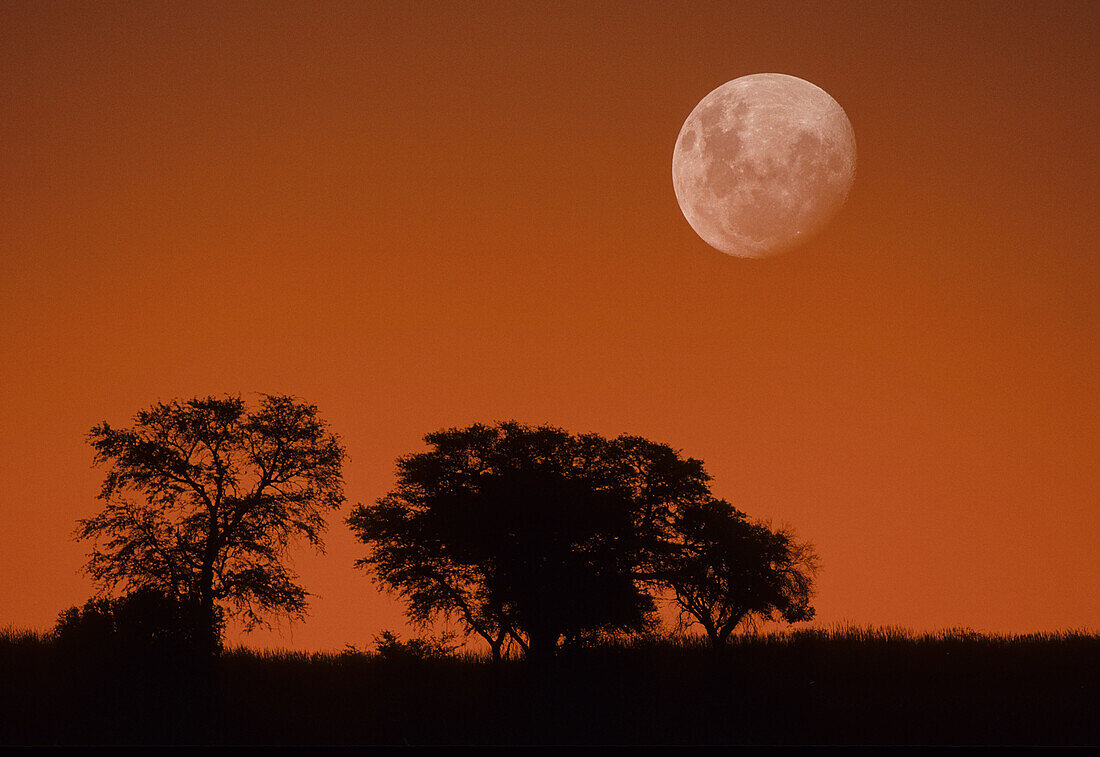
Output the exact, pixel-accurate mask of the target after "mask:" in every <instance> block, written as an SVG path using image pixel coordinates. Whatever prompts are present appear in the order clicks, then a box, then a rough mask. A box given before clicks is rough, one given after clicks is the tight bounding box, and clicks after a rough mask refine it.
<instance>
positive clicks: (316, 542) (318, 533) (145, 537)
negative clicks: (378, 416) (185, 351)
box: [76, 395, 345, 649]
mask: <svg viewBox="0 0 1100 757" xmlns="http://www.w3.org/2000/svg"><path fill="white" fill-rule="evenodd" d="M88 440H89V443H90V444H91V445H92V447H93V448H94V450H95V463H96V464H97V465H105V466H107V467H108V472H107V475H106V478H105V480H104V482H103V487H102V490H101V492H100V494H99V499H101V500H103V502H104V503H105V504H104V508H103V510H102V511H101V512H100V513H99V514H98V515H96V516H94V517H92V518H88V519H84V520H81V521H79V526H78V528H77V531H76V538H77V539H78V540H87V541H91V542H92V543H93V549H92V551H91V553H90V555H89V558H88V562H87V565H86V567H85V570H86V572H87V573H88V574H89V575H90V576H91V577H92V578H93V579H94V580H95V581H96V582H97V583H98V585H99V587H100V589H101V591H103V592H107V593H110V592H114V593H123V594H125V593H131V592H136V591H140V590H155V591H157V592H160V593H161V594H162V595H164V596H165V597H167V598H169V599H172V600H175V601H178V602H180V603H181V604H182V605H184V606H191V607H194V608H195V612H196V613H198V614H199V617H200V625H201V626H202V627H204V628H205V629H207V634H208V638H207V639H206V642H205V644H206V646H207V647H208V648H209V649H214V648H216V645H217V641H218V639H217V638H215V637H216V635H217V633H218V630H217V629H218V628H219V626H218V618H219V616H220V611H221V610H224V611H225V612H226V613H228V614H229V615H233V616H237V617H241V618H242V619H243V620H244V621H245V623H246V626H247V627H253V626H255V625H256V624H258V623H263V622H265V618H266V617H267V616H268V615H270V614H273V613H276V614H286V615H288V616H290V617H292V618H300V617H302V616H303V615H304V613H305V609H306V601H305V600H306V596H307V592H306V591H305V590H304V589H303V588H302V586H300V585H299V583H298V579H297V576H296V575H295V574H294V572H293V571H292V570H290V568H289V567H288V566H287V565H286V563H285V556H286V552H287V550H288V548H289V547H290V545H291V544H292V543H294V542H297V541H304V542H306V543H307V544H309V545H311V546H312V547H314V548H315V549H317V550H323V541H322V532H323V531H324V529H325V516H326V514H327V513H329V512H331V511H335V510H337V509H338V508H339V507H340V506H341V504H342V503H343V501H344V495H343V478H342V465H343V462H344V459H345V451H344V448H343V446H342V445H341V443H340V440H339V439H338V437H337V436H335V435H334V434H333V433H331V432H330V431H329V430H328V427H327V425H326V424H325V422H324V421H323V420H322V419H321V418H320V416H319V414H318V410H317V408H316V407H315V406H313V405H310V404H307V403H304V402H301V401H299V400H297V399H295V398H293V397H288V396H273V395H262V396H261V398H260V402H259V407H258V408H256V409H252V410H250V409H248V408H247V407H246V405H245V402H244V401H243V400H242V399H241V398H240V397H236V396H225V397H221V398H217V397H208V398H205V399H199V398H196V399H190V400H186V401H181V400H173V401H171V402H167V403H164V402H161V403H157V404H155V405H153V406H152V407H150V408H148V409H146V410H142V411H141V412H139V413H138V414H137V415H136V416H135V417H134V419H133V424H132V425H131V426H130V427H128V428H114V427H112V426H110V425H109V424H107V423H106V422H104V423H101V424H99V425H97V426H95V427H94V428H93V429H92V430H91V433H90V434H89V436H88Z"/></svg>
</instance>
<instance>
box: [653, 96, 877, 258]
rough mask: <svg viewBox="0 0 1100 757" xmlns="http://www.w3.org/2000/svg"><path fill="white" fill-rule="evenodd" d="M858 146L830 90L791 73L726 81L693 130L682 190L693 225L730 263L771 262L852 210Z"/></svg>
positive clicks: (695, 115) (702, 105) (684, 140)
mask: <svg viewBox="0 0 1100 757" xmlns="http://www.w3.org/2000/svg"><path fill="white" fill-rule="evenodd" d="M855 171H856V139H855V133H854V132H853V131H852V124H851V123H850V122H849V121H848V116H847V115H846V114H845V113H844V109H843V108H841V107H840V105H839V104H838V103H837V101H836V100H834V99H833V98H832V97H830V96H829V94H828V93H827V92H825V90H823V89H820V88H819V87H816V86H814V85H813V84H810V82H808V81H805V80H803V79H799V78H798V77H795V76H788V75H786V74H753V75H751V76H742V77H741V78H739V79H734V80H733V81H729V82H726V83H725V84H723V85H722V86H720V87H718V88H717V89H715V90H714V91H713V92H711V93H710V94H709V95H707V96H706V97H704V98H703V99H702V100H701V101H700V102H699V104H698V105H696V106H695V109H694V110H692V111H691V115H689V116H688V117H687V120H686V121H684V125H683V127H682V128H681V129H680V134H679V136H678V137H677V138H676V147H675V149H674V150H673V154H672V184H673V187H674V189H675V190H676V201H677V202H679V203H680V210H682V211H683V213H684V217H685V218H686V219H687V222H688V223H689V224H691V228H692V229H694V230H695V233H696V234H698V235H699V236H700V237H702V239H703V241H705V242H706V243H707V244H709V245H710V246H711V247H714V248H715V249H718V250H721V251H722V252H724V253H726V254H727V255H734V256H736V257H741V258H763V257H767V256H768V255H773V254H775V253H777V252H782V251H784V250H788V249H790V248H792V247H794V246H796V245H798V244H800V243H801V242H803V241H804V240H805V239H807V238H808V237H810V236H811V235H812V234H813V233H814V232H816V231H818V230H819V229H820V228H821V227H822V226H824V225H825V224H826V223H827V222H828V221H829V220H830V219H831V218H832V217H833V216H834V215H835V214H836V212H837V211H838V210H839V209H840V207H841V205H843V204H844V201H845V199H847V197H848V190H849V189H851V186H852V180H853V179H854V178H855Z"/></svg>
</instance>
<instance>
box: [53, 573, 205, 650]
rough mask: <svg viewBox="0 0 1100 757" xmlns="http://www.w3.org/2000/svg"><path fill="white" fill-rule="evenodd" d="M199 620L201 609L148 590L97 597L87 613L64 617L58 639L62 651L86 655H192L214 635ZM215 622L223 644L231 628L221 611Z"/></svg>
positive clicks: (80, 609) (83, 609)
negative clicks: (222, 637)
mask: <svg viewBox="0 0 1100 757" xmlns="http://www.w3.org/2000/svg"><path fill="white" fill-rule="evenodd" d="M197 619H198V613H197V612H195V608H193V607H191V606H188V605H187V604H186V603H185V602H183V601H181V600H179V599H177V598H173V597H168V596H165V595H164V594H163V593H161V592H160V591H158V590H156V589H153V588H148V587H146V588H142V589H138V590H137V591H135V592H133V593H131V594H127V595H126V596H123V597H117V598H109V597H92V598H91V599H89V600H88V601H87V602H85V603H84V606H83V607H70V608H69V609H67V610H64V611H62V612H61V613H59V614H58V618H57V623H56V625H55V626H54V638H55V639H56V640H57V642H58V644H60V645H61V646H62V648H65V649H69V650H72V651H74V652H76V653H79V654H84V655H101V654H107V655H114V654H120V653H125V654H132V653H134V652H147V653H150V652H151V653H160V654H187V653H190V652H193V651H195V650H196V649H197V648H198V646H199V645H200V644H201V643H203V642H204V641H205V639H206V637H207V635H208V632H207V630H206V629H205V628H202V627H199V626H197V625H196V621H197ZM214 622H215V629H214V630H215V636H216V637H217V638H218V639H219V640H220V637H221V632H222V630H223V628H224V625H225V615H224V613H223V612H221V610H220V609H216V611H215V616H214Z"/></svg>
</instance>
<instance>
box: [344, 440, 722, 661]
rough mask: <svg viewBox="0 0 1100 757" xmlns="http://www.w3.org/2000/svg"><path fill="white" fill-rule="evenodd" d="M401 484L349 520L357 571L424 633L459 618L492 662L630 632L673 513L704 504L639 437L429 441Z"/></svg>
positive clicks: (696, 467)
mask: <svg viewBox="0 0 1100 757" xmlns="http://www.w3.org/2000/svg"><path fill="white" fill-rule="evenodd" d="M425 441H426V442H427V443H428V444H429V445H430V446H431V448H432V449H431V450H430V451H428V452H424V453H418V454H413V455H409V456H407V457H404V458H401V459H400V460H398V463H397V468H398V484H397V487H396V488H395V489H394V490H393V491H392V492H390V493H389V494H388V495H387V496H385V497H383V498H382V499H381V500H379V501H378V502H377V503H376V504H374V505H371V506H359V507H357V508H355V510H353V512H352V514H351V516H350V517H349V518H348V523H349V525H350V526H351V527H352V529H353V530H354V531H355V532H356V534H357V535H358V537H359V539H360V540H361V541H362V542H364V543H365V544H367V545H369V546H370V547H371V552H370V554H369V555H368V556H367V557H365V558H363V559H362V560H359V561H358V563H357V565H358V566H360V567H363V568H369V569H371V570H372V571H373V573H374V575H375V577H376V578H377V580H378V581H379V583H380V584H381V585H382V586H384V587H385V588H388V589H390V590H392V591H394V592H396V593H398V594H399V595H401V596H402V597H404V598H405V599H406V600H407V602H408V611H407V612H408V616H409V617H410V619H412V620H413V621H415V622H417V623H420V624H425V623H428V622H430V621H432V620H433V619H435V618H437V617H441V616H442V617H449V618H457V619H459V620H461V621H462V622H463V623H464V624H465V626H466V630H467V632H468V633H476V634H478V635H480V636H481V637H482V638H483V639H484V640H485V641H486V642H487V643H488V644H489V647H490V649H491V650H492V654H493V657H494V659H500V657H501V654H502V649H503V647H504V645H505V643H506V642H507V641H509V640H511V641H514V642H515V643H516V644H517V645H518V646H519V647H520V648H521V649H522V650H523V651H524V652H525V654H527V656H529V657H531V658H535V659H545V658H546V657H549V656H551V655H552V654H553V653H554V650H555V648H556V647H557V644H558V642H559V641H560V639H562V638H563V637H570V636H577V635H583V634H587V633H593V632H598V631H610V632H616V631H638V630H641V629H644V628H646V627H647V626H648V625H649V624H650V622H651V621H652V615H653V611H654V609H655V606H654V599H653V594H652V591H651V588H652V587H653V586H655V581H656V579H657V576H658V571H657V568H658V566H659V565H662V564H664V563H663V562H661V561H662V560H664V559H665V558H663V557H662V554H663V550H664V549H665V548H666V547H667V543H668V535H669V533H670V530H669V529H670V528H671V524H672V522H673V515H674V512H675V511H676V509H677V508H678V507H680V506H682V505H684V504H687V503H690V502H695V501H701V500H703V499H705V498H707V497H708V496H709V492H708V489H707V480H708V476H707V474H706V473H705V472H704V470H703V468H702V464H701V463H700V462H699V461H698V460H693V459H686V460H685V459H683V458H681V457H680V456H679V455H678V454H677V453H676V452H675V451H674V450H672V449H671V448H669V447H667V446H665V445H660V444H655V443H653V442H649V441H647V440H644V439H640V438H638V437H629V436H623V437H619V438H618V439H615V440H612V441H609V440H607V439H604V438H603V437H600V436H597V435H595V434H587V435H581V436H571V435H569V434H567V433H566V432H564V431H562V430H561V429H557V428H552V427H546V426H543V427H538V428H531V427H527V426H522V425H520V424H517V423H515V422H509V423H503V424H499V425H497V426H494V427H490V426H485V425H480V424H478V425H474V426H471V427H469V428H466V429H450V430H446V431H440V432H437V433H433V434H429V435H428V436H426V437H425Z"/></svg>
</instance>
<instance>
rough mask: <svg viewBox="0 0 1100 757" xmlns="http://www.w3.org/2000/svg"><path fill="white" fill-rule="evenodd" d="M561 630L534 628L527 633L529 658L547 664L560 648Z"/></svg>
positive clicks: (540, 663) (537, 662)
mask: <svg viewBox="0 0 1100 757" xmlns="http://www.w3.org/2000/svg"><path fill="white" fill-rule="evenodd" d="M560 638H561V632H560V631H558V630H556V629H549V628H537V629H536V628H532V629H531V631H530V632H529V633H528V634H527V639H528V649H527V659H528V660H530V661H531V662H533V663H536V664H539V665H545V664H547V663H549V662H551V661H552V660H553V659H554V655H555V653H556V652H557V649H558V639H560Z"/></svg>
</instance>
